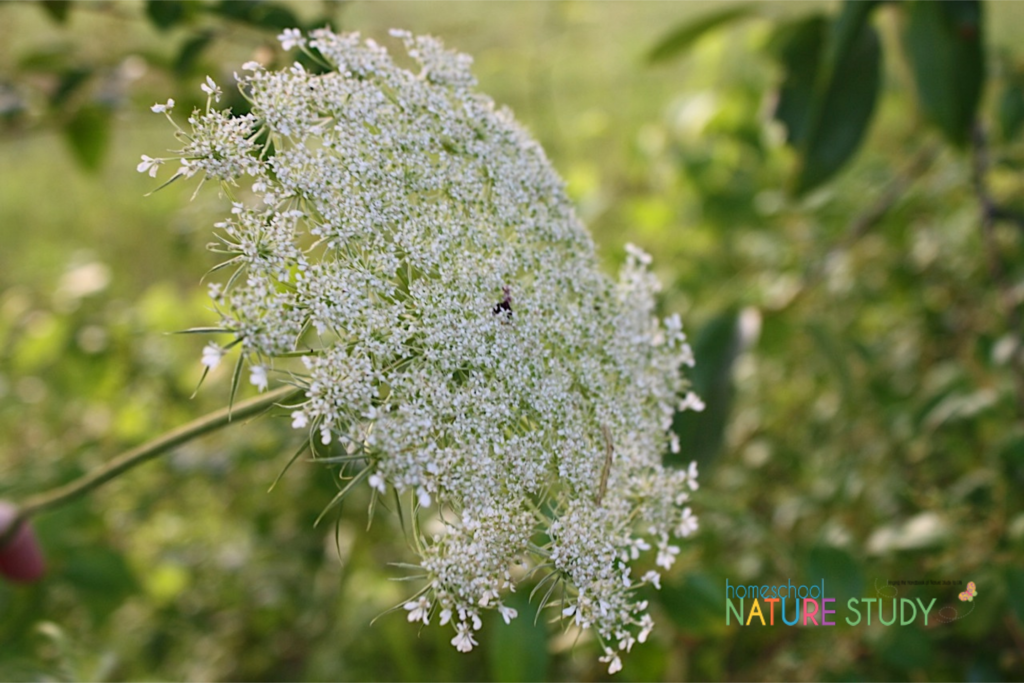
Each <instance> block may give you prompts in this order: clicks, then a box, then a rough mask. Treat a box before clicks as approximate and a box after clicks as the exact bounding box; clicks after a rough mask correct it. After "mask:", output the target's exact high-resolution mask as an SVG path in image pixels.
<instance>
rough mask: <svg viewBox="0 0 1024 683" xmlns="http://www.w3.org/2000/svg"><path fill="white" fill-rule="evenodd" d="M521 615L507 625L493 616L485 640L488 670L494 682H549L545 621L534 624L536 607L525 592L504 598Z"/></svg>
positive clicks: (498, 617)
mask: <svg viewBox="0 0 1024 683" xmlns="http://www.w3.org/2000/svg"><path fill="white" fill-rule="evenodd" d="M503 602H504V603H505V605H506V606H507V607H512V608H513V609H515V610H516V611H517V612H519V616H517V617H516V618H515V619H513V620H512V621H510V622H509V623H508V624H506V623H505V622H504V620H503V619H502V618H501V616H500V615H499V614H498V613H496V612H495V613H493V614H492V616H491V618H490V621H491V624H492V626H491V627H490V628H488V631H489V633H488V635H487V639H486V641H485V644H486V647H487V650H486V652H487V668H488V670H489V671H490V674H491V680H493V681H545V680H548V678H549V676H548V661H549V656H548V632H547V628H546V626H545V625H544V621H545V620H544V619H540V620H538V623H534V619H533V612H534V610H535V609H536V606H534V605H531V604H530V600H529V598H528V597H527V596H526V594H525V593H523V592H519V593H510V594H509V595H508V596H506V597H505V598H503Z"/></svg>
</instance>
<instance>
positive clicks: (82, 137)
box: [64, 104, 111, 171]
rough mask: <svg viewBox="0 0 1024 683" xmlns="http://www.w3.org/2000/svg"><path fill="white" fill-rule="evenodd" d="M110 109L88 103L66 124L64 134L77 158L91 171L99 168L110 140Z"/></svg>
mask: <svg viewBox="0 0 1024 683" xmlns="http://www.w3.org/2000/svg"><path fill="white" fill-rule="evenodd" d="M110 122H111V114H110V110H109V109H107V108H106V107H103V106H100V105H96V104H88V105H86V106H84V107H82V108H81V109H79V110H78V111H77V112H75V115H74V116H73V117H72V118H71V120H70V121H68V122H67V123H66V124H65V125H64V134H65V137H66V139H67V141H68V145H69V146H70V148H71V152H72V154H74V157H75V160H76V161H78V163H79V164H81V165H82V167H83V168H85V169H86V170H89V171H95V170H97V169H99V167H100V165H101V164H102V163H103V157H104V155H105V154H106V152H107V147H108V146H109V142H110Z"/></svg>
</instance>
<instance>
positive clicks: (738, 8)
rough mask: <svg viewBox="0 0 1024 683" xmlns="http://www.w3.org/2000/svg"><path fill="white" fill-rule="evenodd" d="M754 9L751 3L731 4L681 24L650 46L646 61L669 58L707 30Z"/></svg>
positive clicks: (652, 61) (686, 48)
mask: <svg viewBox="0 0 1024 683" xmlns="http://www.w3.org/2000/svg"><path fill="white" fill-rule="evenodd" d="M754 9H755V8H754V7H753V6H752V5H732V6H730V7H726V8H724V9H721V10H718V11H717V12H708V13H707V14H704V15H702V16H701V17H699V18H698V19H696V20H694V21H690V22H686V23H684V24H681V25H680V26H677V27H676V28H675V29H674V30H673V31H672V32H671V33H669V34H668V35H666V36H665V37H664V38H662V39H661V40H660V41H658V43H657V44H656V45H655V46H654V47H653V48H651V50H650V52H648V53H647V61H648V62H649V63H651V64H654V63H657V62H664V61H666V60H668V59H671V58H673V57H675V56H677V55H679V54H680V53H682V52H685V51H686V50H689V49H690V47H691V46H692V45H693V44H694V43H695V42H697V40H698V39H699V38H700V37H701V36H703V35H704V34H705V33H707V32H708V31H712V30H714V29H716V28H718V27H719V26H724V25H726V24H728V23H730V22H732V21H734V20H736V19H740V18H742V17H746V16H748V15H750V14H751V13H753V11H754Z"/></svg>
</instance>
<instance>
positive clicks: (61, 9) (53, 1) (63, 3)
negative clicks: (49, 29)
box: [39, 0, 71, 24]
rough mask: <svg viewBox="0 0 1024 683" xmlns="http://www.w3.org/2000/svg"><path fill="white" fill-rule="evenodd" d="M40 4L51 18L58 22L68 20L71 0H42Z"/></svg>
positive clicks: (61, 22)
mask: <svg viewBox="0 0 1024 683" xmlns="http://www.w3.org/2000/svg"><path fill="white" fill-rule="evenodd" d="M39 6H40V7H42V8H43V11H44V12H46V14H47V15H49V17H50V18H51V19H53V20H54V21H55V22H57V23H58V24H63V23H65V22H66V21H67V20H68V10H70V9H71V0H42V2H40V3H39Z"/></svg>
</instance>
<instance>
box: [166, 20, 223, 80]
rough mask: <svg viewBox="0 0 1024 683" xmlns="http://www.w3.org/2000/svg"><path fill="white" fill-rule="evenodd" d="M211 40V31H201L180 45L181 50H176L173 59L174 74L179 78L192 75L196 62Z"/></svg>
mask: <svg viewBox="0 0 1024 683" xmlns="http://www.w3.org/2000/svg"><path fill="white" fill-rule="evenodd" d="M212 40H213V31H203V32H202V33H198V34H196V35H194V36H192V37H191V38H189V39H188V40H186V41H185V42H184V43H182V45H181V49H180V50H178V56H177V57H175V59H174V66H173V69H174V73H175V74H176V75H177V76H178V77H179V78H180V77H182V76H187V75H189V74H190V73H192V72H193V71H194V69H195V66H196V62H197V61H198V60H199V58H200V57H201V56H202V54H203V51H204V50H205V49H206V48H207V46H208V45H209V44H210V42H211V41H212Z"/></svg>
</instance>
